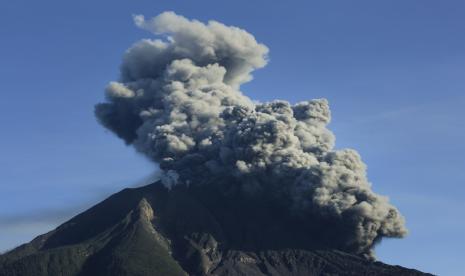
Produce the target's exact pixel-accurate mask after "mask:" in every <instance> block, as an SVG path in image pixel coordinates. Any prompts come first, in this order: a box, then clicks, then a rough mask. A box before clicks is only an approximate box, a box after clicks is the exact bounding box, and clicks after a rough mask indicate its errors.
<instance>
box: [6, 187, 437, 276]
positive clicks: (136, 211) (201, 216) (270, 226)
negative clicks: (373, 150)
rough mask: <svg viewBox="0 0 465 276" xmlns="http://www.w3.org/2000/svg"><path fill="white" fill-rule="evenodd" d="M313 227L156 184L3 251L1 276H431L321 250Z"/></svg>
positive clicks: (244, 202)
mask: <svg viewBox="0 0 465 276" xmlns="http://www.w3.org/2000/svg"><path fill="white" fill-rule="evenodd" d="M238 201H239V202H238ZM312 223H315V221H314V220H312ZM297 224H299V227H296V226H297ZM302 224H304V225H302ZM325 227H326V226H325ZM317 228H318V227H315V226H313V227H312V226H311V225H305V223H303V222H302V221H301V220H300V219H299V218H297V217H294V216H292V215H289V214H288V212H283V211H280V208H278V207H277V206H275V205H274V204H273V203H272V202H270V201H269V200H268V199H264V200H261V199H260V198H257V197H254V198H244V197H241V198H234V196H231V195H228V197H222V196H219V194H217V193H216V191H213V190H212V191H209V192H206V190H205V188H203V189H202V191H201V192H200V191H197V190H196V188H195V187H174V188H173V189H171V190H170V189H167V188H166V187H165V186H164V185H162V184H161V183H160V182H156V183H154V184H151V185H148V186H145V187H140V188H132V189H124V190H122V191H121V192H118V193H116V194H114V195H112V196H110V197H109V198H107V199H106V200H104V201H102V202H101V203H99V204H97V205H95V206H94V207H92V208H90V209H89V210H87V211H85V212H83V213H81V214H79V215H77V216H75V217H74V218H72V219H71V220H69V221H68V222H66V223H64V224H62V225H61V226H59V227H58V228H56V229H55V230H53V231H51V232H49V233H46V234H44V235H40V236H38V237H37V238H35V239H34V240H32V241H31V242H30V243H27V244H24V245H22V246H19V247H18V248H16V249H14V250H11V251H10V252H7V253H6V254H4V255H1V256H0V276H42V275H43V276H54V275H63V276H64V275H69V276H71V275H75V276H92V275H99V276H106V275H108V276H120V275H121V276H122V275H128V276H129V275H138V276H149V275H163V276H168V275H430V274H426V273H422V272H420V271H417V270H413V269H407V268H404V267H401V266H391V265H387V264H384V263H381V262H376V261H370V260H368V259H366V258H363V257H361V256H356V255H353V254H349V253H345V252H343V251H339V250H336V249H334V248H328V245H327V242H325V243H324V244H320V243H319V237H318V236H315V235H312V234H311V233H312V231H316V230H315V229H317ZM308 231H310V232H308ZM329 234H331V233H329Z"/></svg>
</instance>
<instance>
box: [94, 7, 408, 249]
mask: <svg viewBox="0 0 465 276" xmlns="http://www.w3.org/2000/svg"><path fill="white" fill-rule="evenodd" d="M134 21H135V24H136V25H137V26H139V27H140V28H142V29H145V30H148V31H150V32H152V33H153V34H154V35H155V36H157V37H158V38H156V39H143V40H141V41H138V42H136V43H135V44H134V45H132V46H131V47H130V48H129V49H128V50H127V51H126V53H125V54H124V57H123V62H122V65H121V75H120V77H119V79H118V80H117V81H114V82H110V83H109V84H108V86H107V88H106V101H105V102H104V103H100V104H98V105H97V106H96V109H95V113H96V116H97V118H98V119H99V121H100V122H101V123H102V125H104V126H105V127H106V128H108V129H110V130H111V131H113V132H114V133H115V134H116V135H118V136H119V137H120V138H122V139H123V140H124V141H125V142H126V143H127V144H130V145H133V146H134V148H135V149H136V150H137V151H139V152H141V153H143V154H144V155H146V156H147V157H148V158H150V159H151V160H153V161H154V162H155V163H157V164H159V166H160V168H161V170H162V181H163V183H164V184H165V185H166V186H167V187H174V186H179V185H181V186H189V185H196V186H199V187H202V186H204V187H206V186H211V185H217V186H221V187H220V188H218V190H220V191H222V196H226V195H228V194H231V193H232V194H234V195H238V194H239V195H240V196H239V198H240V197H244V198H247V197H262V198H263V197H266V198H267V199H268V200H270V201H271V202H274V204H275V205H276V206H279V208H280V211H282V212H286V213H289V214H292V216H295V217H297V218H299V219H300V220H302V221H307V222H309V224H312V222H313V224H314V225H316V224H318V227H316V226H315V227H314V228H313V229H312V230H309V231H308V235H313V236H314V237H315V239H317V238H320V239H323V238H325V239H323V240H322V241H323V242H326V244H327V246H328V247H332V248H334V249H338V250H343V251H345V252H349V253H354V254H357V255H363V256H366V257H373V247H374V245H375V244H376V242H378V241H380V240H381V239H382V238H384V237H394V238H398V237H403V236H404V235H405V234H406V233H407V230H406V228H405V223H404V218H403V217H402V215H401V214H400V213H399V211H398V210H397V209H396V208H395V207H394V206H392V205H391V204H390V203H389V201H388V199H387V197H384V196H381V195H378V194H376V193H375V192H373V190H372V189H371V185H370V183H369V182H368V180H367V177H366V166H365V164H364V163H363V162H362V160H361V158H360V156H359V155H358V153H357V152H356V151H354V150H351V149H343V150H335V149H334V135H333V134H332V132H331V131H330V130H329V129H328V128H327V124H328V123H329V122H330V120H331V115H330V110H329V106H328V102H327V100H325V99H316V100H309V101H303V102H299V103H296V104H290V103H289V102H286V101H273V102H269V103H255V102H254V101H252V100H251V99H249V98H248V97H247V96H245V95H244V94H243V93H242V92H241V91H240V90H239V89H240V86H241V84H243V83H245V82H247V81H250V80H251V79H252V75H251V74H252V72H253V71H254V70H255V69H258V68H262V67H264V66H265V65H266V63H267V54H268V48H267V47H266V46H265V45H263V44H261V43H258V42H257V41H256V39H255V38H254V36H253V35H251V34H249V33H248V32H246V31H244V30H242V29H240V28H237V27H231V26H226V25H224V24H222V23H219V22H216V21H209V22H208V23H202V22H199V21H197V20H189V19H186V18H184V17H182V16H180V15H177V14H175V13H173V12H165V13H162V14H160V15H158V16H156V17H154V18H152V19H149V20H146V19H145V18H144V17H143V16H141V15H137V16H134ZM276 81H279V80H276ZM285 93H288V91H285ZM231 191H234V192H231ZM320 232H324V233H333V235H329V236H325V235H327V234H322V233H320Z"/></svg>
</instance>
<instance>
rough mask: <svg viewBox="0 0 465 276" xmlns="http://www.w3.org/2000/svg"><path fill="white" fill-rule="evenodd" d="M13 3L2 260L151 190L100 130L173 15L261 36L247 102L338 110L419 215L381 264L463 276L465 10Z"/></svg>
mask: <svg viewBox="0 0 465 276" xmlns="http://www.w3.org/2000/svg"><path fill="white" fill-rule="evenodd" d="M226 2H227V1H217V0H215V1H213V0H212V1H202V0H199V1H186V0H185V1H153V0H152V1H141V0H136V1H88V0H81V1H62V0H60V1H47V0H43V1H23V0H15V1H2V2H1V4H0V42H1V44H0V93H1V96H2V100H1V101H0V125H1V126H3V127H2V131H1V136H0V153H1V154H0V251H4V250H7V249H10V248H12V247H14V246H17V245H19V244H21V243H23V242H27V241H29V240H31V239H32V238H33V237H34V236H36V235H38V234H41V233H43V232H46V231H49V230H51V229H53V228H54V227H56V226H57V225H58V224H60V223H62V222H64V221H65V220H67V219H68V218H70V217H72V216H73V215H75V214H77V213H79V212H80V211H83V210H85V209H86V208H88V207H89V206H90V205H91V204H93V203H96V202H98V201H99V200H101V199H103V198H105V197H106V196H108V195H110V194H112V193H113V192H116V191H118V190H120V189H122V188H124V187H127V186H134V185H140V184H142V183H144V182H147V178H150V176H151V175H153V174H154V172H155V166H154V165H153V164H151V163H149V162H148V161H147V160H146V159H145V158H144V157H142V156H140V155H138V154H136V153H135V152H134V150H133V149H132V148H130V147H126V146H125V145H124V143H123V142H122V141H120V140H119V139H118V138H116V137H115V136H114V135H112V134H111V133H109V132H108V131H105V130H104V129H103V128H102V127H101V126H99V125H98V123H97V122H96V120H95V118H94V116H93V105H94V104H95V103H97V102H100V101H101V100H102V99H103V88H104V87H105V85H106V84H107V82H109V81H111V80H115V79H116V78H117V76H118V66H119V64H120V61H121V56H122V54H123V52H124V51H125V50H126V49H127V48H128V47H129V46H130V45H131V44H132V43H134V42H135V41H136V40H138V39H141V38H146V37H151V35H150V34H149V33H147V32H144V31H142V30H139V29H137V28H136V27H135V26H134V24H133V23H132V18H131V15H132V14H143V15H145V16H146V17H152V16H155V15H157V14H159V13H161V12H163V11H166V10H173V11H175V12H176V13H178V14H181V15H184V16H186V17H188V18H196V19H199V20H202V21H205V20H209V19H214V20H218V21H221V22H223V23H225V24H227V25H235V26H238V27H241V28H244V29H246V30H247V31H249V32H250V33H252V34H253V35H254V36H255V37H256V38H257V40H258V41H259V42H262V43H264V44H266V45H267V46H268V47H269V48H270V62H269V64H268V66H267V67H265V68H264V69H261V70H258V71H256V72H255V74H254V76H255V80H253V81H252V82H250V83H248V84H246V85H244V86H242V91H243V92H244V93H245V94H246V95H248V96H250V97H252V98H254V99H257V100H260V101H268V100H273V99H284V100H289V101H291V102H296V101H300V100H306V99H312V98H321V97H324V98H327V99H328V100H329V102H330V106H331V110H332V114H333V121H332V123H331V124H330V129H332V130H333V131H334V133H335V134H336V146H337V148H345V147H350V148H354V149H356V150H358V151H359V152H360V154H361V156H362V158H363V160H364V161H365V162H366V163H367V165H368V176H369V179H370V181H371V182H372V183H373V189H374V190H375V191H376V192H378V193H381V194H384V195H388V196H389V197H390V198H391V201H392V202H393V204H395V205H396V206H397V207H398V208H399V209H400V211H401V212H402V213H403V214H404V215H405V216H406V219H407V226H408V228H409V230H410V234H409V235H408V237H406V238H405V239H402V240H385V241H383V242H382V243H381V244H380V245H379V246H378V247H377V249H376V251H377V255H378V257H379V259H380V260H381V261H383V262H387V263H391V264H399V265H403V266H407V267H413V268H417V269H420V270H423V271H427V272H431V273H437V274H439V275H465V263H464V262H463V260H464V258H465V255H464V253H463V252H465V235H464V233H465V220H464V217H465V215H464V213H465V185H464V184H465V144H464V143H463V142H464V140H465V1H455V0H448V1H439V0H434V1H433V0H389V1H387V0H385V1H373V0H366V1H360V0H352V1H347V0H339V1H336V0H328V1H258V0H254V1H250V0H249V1H242V0H241V1H228V2H227V3H226Z"/></svg>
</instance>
